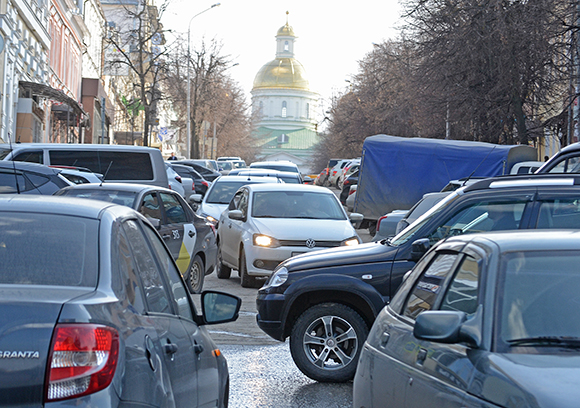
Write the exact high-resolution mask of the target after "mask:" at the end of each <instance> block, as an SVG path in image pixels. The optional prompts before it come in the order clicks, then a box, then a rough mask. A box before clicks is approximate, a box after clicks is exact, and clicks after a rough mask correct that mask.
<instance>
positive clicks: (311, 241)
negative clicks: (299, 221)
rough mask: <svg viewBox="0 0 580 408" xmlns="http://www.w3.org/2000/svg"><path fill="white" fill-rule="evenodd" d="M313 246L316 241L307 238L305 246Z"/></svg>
mask: <svg viewBox="0 0 580 408" xmlns="http://www.w3.org/2000/svg"><path fill="white" fill-rule="evenodd" d="M315 246H316V241H315V240H313V239H312V238H308V239H307V240H306V247H307V248H310V249H312V248H314V247H315Z"/></svg>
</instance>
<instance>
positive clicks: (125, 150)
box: [0, 143, 169, 188]
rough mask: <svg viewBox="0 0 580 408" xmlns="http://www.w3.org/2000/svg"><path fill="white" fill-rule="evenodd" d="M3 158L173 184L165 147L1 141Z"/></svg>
mask: <svg viewBox="0 0 580 408" xmlns="http://www.w3.org/2000/svg"><path fill="white" fill-rule="evenodd" d="M0 160H14V161H23V162H31V163H40V164H45V165H59V166H76V167H85V168H87V169H90V170H91V171H93V172H95V173H100V174H102V175H103V177H104V181H105V182H117V183H140V184H150V185H155V186H160V187H165V188H167V187H168V186H169V181H168V179H167V173H166V171H165V164H164V163H163V156H162V155H161V151H160V150H159V149H156V148H152V147H143V146H124V145H104V144H64V143H14V144H12V145H10V144H6V143H5V144H0Z"/></svg>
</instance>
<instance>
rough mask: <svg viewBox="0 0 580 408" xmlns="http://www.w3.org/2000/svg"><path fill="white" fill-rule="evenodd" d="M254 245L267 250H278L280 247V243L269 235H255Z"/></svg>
mask: <svg viewBox="0 0 580 408" xmlns="http://www.w3.org/2000/svg"><path fill="white" fill-rule="evenodd" d="M253 242H254V245H256V246H260V247H266V248H276V247H279V246H280V242H278V240H277V239H276V238H272V237H270V236H268V235H262V234H254V236H253Z"/></svg>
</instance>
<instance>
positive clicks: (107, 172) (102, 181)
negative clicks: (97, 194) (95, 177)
mask: <svg viewBox="0 0 580 408" xmlns="http://www.w3.org/2000/svg"><path fill="white" fill-rule="evenodd" d="M112 165H113V161H112V160H111V162H110V163H109V167H107V171H105V174H103V179H102V180H101V184H100V185H99V187H103V183H104V182H105V179H106V178H107V174H109V170H110V169H111V166H112Z"/></svg>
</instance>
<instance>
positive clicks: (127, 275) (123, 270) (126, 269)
mask: <svg viewBox="0 0 580 408" xmlns="http://www.w3.org/2000/svg"><path fill="white" fill-rule="evenodd" d="M115 240H116V242H115V243H113V248H112V253H113V256H115V257H116V258H117V267H118V268H119V272H120V273H119V275H120V276H121V280H122V281H123V282H122V284H123V287H124V288H125V292H126V294H127V300H128V301H129V303H130V304H131V306H133V308H134V309H135V311H136V312H137V313H140V314H142V313H144V312H145V301H144V299H143V294H142V293H141V288H140V287H139V278H138V270H137V265H136V264H135V259H134V257H133V254H132V253H131V249H130V248H129V241H128V239H127V236H126V235H125V232H124V231H122V230H119V231H118V233H117V234H115Z"/></svg>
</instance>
